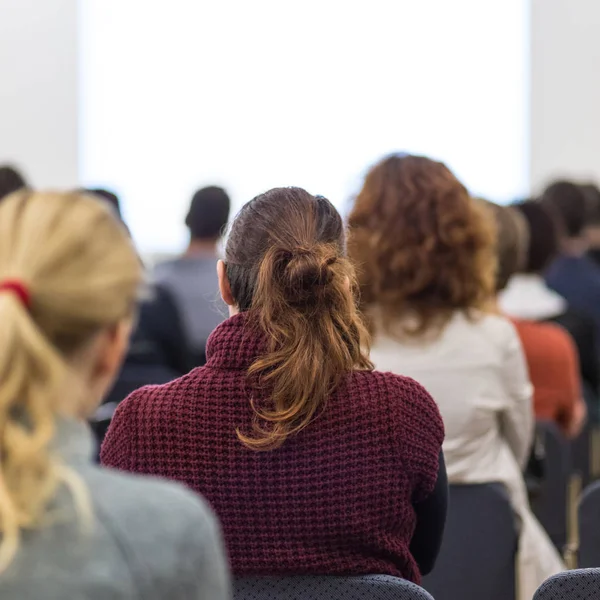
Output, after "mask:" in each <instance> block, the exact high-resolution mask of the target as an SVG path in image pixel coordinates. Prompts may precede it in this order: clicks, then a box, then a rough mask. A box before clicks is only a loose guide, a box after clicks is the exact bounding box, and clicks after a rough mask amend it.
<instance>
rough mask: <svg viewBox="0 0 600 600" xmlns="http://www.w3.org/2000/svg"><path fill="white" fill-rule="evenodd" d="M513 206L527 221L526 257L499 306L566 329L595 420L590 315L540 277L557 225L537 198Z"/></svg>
mask: <svg viewBox="0 0 600 600" xmlns="http://www.w3.org/2000/svg"><path fill="white" fill-rule="evenodd" d="M513 207H514V209H515V210H517V211H518V212H519V213H520V214H521V215H522V216H523V218H524V219H525V221H526V223H527V236H526V237H527V249H526V257H525V261H524V263H523V264H522V265H521V267H520V269H519V272H518V273H516V274H515V275H513V276H512V277H511V278H510V280H509V282H508V285H507V286H506V289H504V290H503V291H501V292H500V296H499V305H500V308H501V310H502V311H503V312H504V313H505V314H506V315H508V316H510V317H512V318H513V319H517V320H525V321H528V322H531V321H538V322H542V321H547V322H552V323H556V324H557V325H560V326H561V327H563V328H564V329H565V330H566V331H567V332H568V333H569V335H570V336H571V339H572V340H573V341H574V343H575V346H576V348H577V355H578V359H579V366H580V375H581V382H582V385H583V390H584V396H585V398H586V401H587V402H588V406H587V409H588V415H589V418H590V419H591V420H592V421H594V422H596V421H597V419H598V389H599V383H600V369H599V365H598V351H597V344H596V329H595V326H594V322H593V320H592V319H591V317H589V316H587V315H585V314H582V313H581V312H579V311H577V310H574V309H573V308H572V307H571V306H570V305H569V304H568V303H567V301H566V300H565V299H564V298H563V297H562V296H560V295H559V294H557V293H556V292H555V291H553V290H551V289H550V288H549V287H548V286H547V284H546V282H545V281H544V278H543V274H544V273H545V271H546V269H547V268H548V265H549V264H550V263H552V262H553V260H554V259H555V258H556V256H557V254H558V248H559V240H558V231H557V226H556V224H555V221H554V220H553V218H552V216H551V215H550V214H549V213H548V210H547V209H546V208H544V206H543V205H542V204H541V203H539V202H536V201H533V200H527V201H524V202H518V203H516V204H514V205H513Z"/></svg>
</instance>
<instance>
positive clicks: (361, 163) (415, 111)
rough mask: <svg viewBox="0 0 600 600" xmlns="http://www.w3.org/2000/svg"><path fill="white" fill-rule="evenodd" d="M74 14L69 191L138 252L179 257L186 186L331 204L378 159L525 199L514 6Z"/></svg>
mask: <svg viewBox="0 0 600 600" xmlns="http://www.w3.org/2000/svg"><path fill="white" fill-rule="evenodd" d="M80 19H81V113H80V114H81V117H80V118H81V123H80V131H81V140H80V141H81V157H80V160H81V163H80V172H81V175H82V180H83V183H84V184H85V185H89V186H92V185H93V186H106V187H110V188H111V189H114V190H115V191H117V192H118V193H119V194H120V196H121V199H122V202H123V205H124V213H125V217H126V219H127V221H128V224H129V226H130V227H131V230H132V232H133V234H134V237H135V239H136V241H137V243H138V245H139V247H140V249H141V250H142V251H143V252H145V253H164V252H177V251H179V250H180V249H182V247H183V246H184V244H185V240H186V231H185V227H184V225H183V221H184V217H185V213H186V210H187V207H188V203H189V200H190V196H191V194H192V193H193V191H194V190H195V189H196V188H197V187H199V186H203V185H209V184H217V185H222V186H224V187H225V188H227V190H228V191H229V192H230V194H231V197H232V200H233V203H234V209H238V208H239V207H240V206H241V205H242V204H243V203H244V202H246V201H247V200H249V199H251V198H252V197H253V196H254V195H256V194H258V193H260V192H262V191H264V190H266V189H268V188H271V187H274V186H284V185H298V186H302V187H305V188H306V189H308V190H309V191H310V192H312V193H319V194H323V195H325V196H327V197H328V198H330V199H331V200H332V201H333V202H334V203H335V204H336V205H337V206H338V207H339V208H340V210H345V208H346V207H347V205H348V201H349V199H350V198H351V197H352V195H353V194H354V193H355V192H356V190H357V188H358V186H359V184H360V181H361V177H362V176H363V175H364V172H365V169H366V168H367V167H368V165H369V164H371V163H372V162H374V161H375V160H376V159H378V158H379V157H380V156H382V155H384V154H386V153H389V152H392V151H407V152H412V153H424V154H427V155H430V156H432V157H435V158H438V159H441V160H443V161H445V162H446V163H447V164H448V165H449V166H450V167H451V168H452V169H453V170H454V171H455V172H456V173H457V175H458V176H459V177H460V178H461V179H462V180H463V182H464V183H465V184H466V185H467V187H468V188H469V189H470V190H471V191H472V192H473V193H475V194H479V195H482V196H485V197H488V198H490V199H493V200H498V201H502V202H503V201H508V200H511V199H513V198H515V197H517V196H519V195H522V194H523V193H525V191H526V190H527V188H528V181H527V172H528V165H527V154H528V152H527V140H528V114H527V107H528V84H527V81H528V77H529V65H528V46H529V40H528V35H529V33H528V31H529V29H528V19H529V15H528V2H527V1H526V0H502V1H500V0H495V1H493V2H492V1H488V2H482V1H481V0H452V1H449V0H419V1H418V2H415V1H414V0H369V1H367V0H362V1H354V2H353V1H350V2H347V1H346V2H343V1H342V0H304V1H303V2H294V3H292V2H282V1H281V0H252V1H247V0H231V1H226V0H221V1H219V2H209V1H208V0H206V1H205V0H168V1H167V0H81V2H80Z"/></svg>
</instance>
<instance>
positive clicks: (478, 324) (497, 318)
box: [472, 313, 521, 353]
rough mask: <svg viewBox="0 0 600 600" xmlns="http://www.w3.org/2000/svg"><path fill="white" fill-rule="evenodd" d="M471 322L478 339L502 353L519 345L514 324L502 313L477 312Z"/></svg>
mask: <svg viewBox="0 0 600 600" xmlns="http://www.w3.org/2000/svg"><path fill="white" fill-rule="evenodd" d="M472 323H473V327H474V328H476V329H477V331H478V333H479V339H480V340H481V341H482V342H483V343H486V344H490V345H493V346H494V347H495V348H497V349H498V350H500V351H501V352H502V353H504V352H506V351H509V352H511V351H513V350H515V349H518V348H520V347H521V342H520V337H519V333H518V331H517V328H516V327H515V324H514V323H513V322H512V321H511V320H510V319H509V318H508V317H505V316H504V315H499V314H493V313H479V314H475V315H474V317H473V320H472Z"/></svg>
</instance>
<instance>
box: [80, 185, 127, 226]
mask: <svg viewBox="0 0 600 600" xmlns="http://www.w3.org/2000/svg"><path fill="white" fill-rule="evenodd" d="M84 192H86V193H88V194H92V195H93V196H97V197H98V198H100V199H102V200H104V201H105V202H108V204H110V206H112V208H113V209H114V210H115V212H116V214H117V215H118V216H119V218H120V219H121V218H122V214H121V202H120V201H119V197H118V196H117V195H116V194H115V193H114V192H111V191H109V190H105V189H104V188H90V189H87V190H84Z"/></svg>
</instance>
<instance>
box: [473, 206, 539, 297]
mask: <svg viewBox="0 0 600 600" xmlns="http://www.w3.org/2000/svg"><path fill="white" fill-rule="evenodd" d="M478 202H480V203H481V205H482V206H483V207H484V208H485V210H486V211H487V212H488V213H489V217H490V219H491V220H492V223H493V224H494V227H495V228H496V235H497V239H496V254H497V257H498V269H497V271H496V292H501V291H502V290H503V289H504V288H505V287H506V286H507V285H508V282H509V280H510V278H511V277H512V276H513V275H514V274H515V273H518V272H519V271H521V269H523V267H524V266H525V262H526V257H527V248H528V242H529V232H528V228H527V222H526V221H525V218H524V217H523V215H522V214H521V213H520V212H519V211H517V210H515V209H514V208H512V207H510V206H500V205H499V204H494V203H493V202H489V201H488V200H483V199H478Z"/></svg>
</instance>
